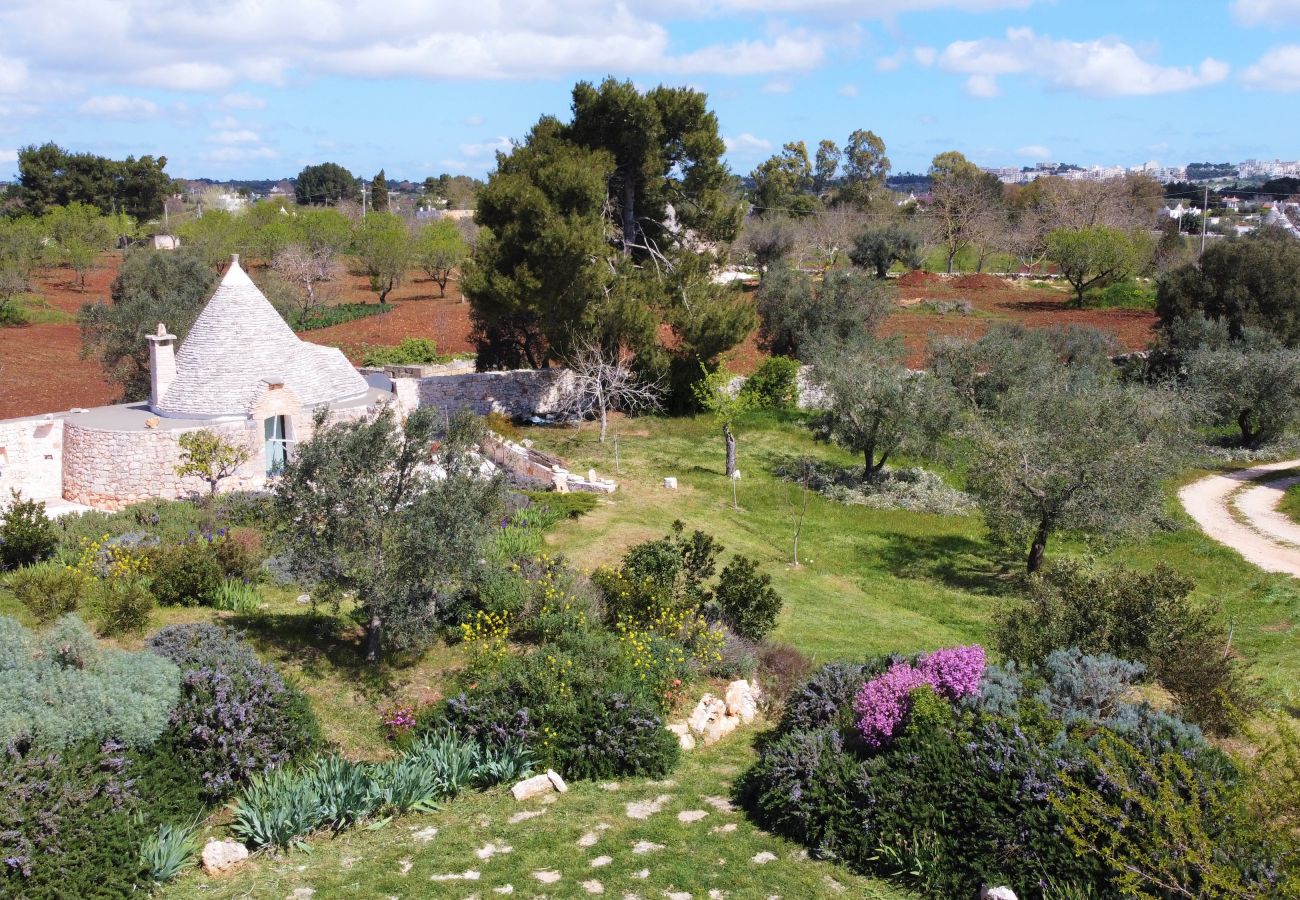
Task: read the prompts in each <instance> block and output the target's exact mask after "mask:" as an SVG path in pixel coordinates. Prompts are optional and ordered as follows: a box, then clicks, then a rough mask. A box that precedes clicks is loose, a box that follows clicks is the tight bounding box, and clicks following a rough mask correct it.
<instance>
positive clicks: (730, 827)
mask: <svg viewBox="0 0 1300 900" xmlns="http://www.w3.org/2000/svg"><path fill="white" fill-rule="evenodd" d="M735 830H736V823H735V822H728V823H727V824H726V825H714V826H713V827H712V828H710V829H709V831H710V832H712V833H713V834H731V832H733V831H735Z"/></svg>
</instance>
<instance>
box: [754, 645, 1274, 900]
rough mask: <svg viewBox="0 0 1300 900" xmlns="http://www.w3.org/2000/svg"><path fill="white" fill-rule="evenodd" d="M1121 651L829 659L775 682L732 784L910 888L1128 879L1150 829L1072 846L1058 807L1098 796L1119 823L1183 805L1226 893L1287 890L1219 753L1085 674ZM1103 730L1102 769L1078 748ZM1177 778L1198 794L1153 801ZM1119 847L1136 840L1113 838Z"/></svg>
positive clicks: (1182, 820)
mask: <svg viewBox="0 0 1300 900" xmlns="http://www.w3.org/2000/svg"><path fill="white" fill-rule="evenodd" d="M1129 669H1133V667H1129ZM1129 669H1125V668H1124V666H1122V665H1120V664H1119V663H1118V662H1117V661H1116V660H1114V659H1113V658H1093V657H1087V656H1084V655H1081V654H1079V653H1077V651H1076V652H1071V653H1060V654H1056V655H1054V656H1053V657H1052V658H1051V659H1050V660H1048V661H1044V662H1042V663H1040V664H1038V665H1036V666H1004V665H989V664H988V662H987V659H986V658H985V655H984V652H983V650H982V649H981V648H980V647H976V646H972V647H956V648H952V649H948V650H942V651H938V652H935V653H931V654H928V655H921V656H917V657H911V658H904V657H877V658H875V659H871V660H868V661H867V662H865V663H863V664H860V665H853V664H846V663H835V664H832V665H829V666H826V667H824V668H823V669H822V670H821V671H820V672H817V673H815V674H814V675H813V676H812V677H811V678H810V679H809V680H808V682H807V683H806V684H805V685H804V686H803V687H801V688H798V689H796V690H795V691H794V692H793V693H792V694H791V696H790V699H789V701H788V702H787V707H786V715H785V717H784V718H783V719H782V722H781V724H780V725H779V726H777V728H775V729H774V730H773V731H772V732H771V733H769V734H768V735H766V736H765V737H764V739H763V740H762V741H761V743H760V744H759V748H758V754H759V755H758V761H757V762H756V763H755V765H754V766H753V767H752V768H751V769H750V770H749V771H748V772H747V773H746V774H745V775H744V776H743V777H742V778H741V780H740V782H739V783H738V785H737V797H738V799H739V800H740V801H741V802H742V803H743V804H744V806H745V807H746V809H748V810H749V811H750V813H751V815H752V816H753V817H754V818H755V820H756V822H757V823H758V824H760V825H762V826H763V827H765V828H768V829H770V830H772V831H775V832H777V833H780V834H783V835H785V836H787V837H789V838H791V839H793V840H796V841H799V842H800V843H802V844H803V845H804V846H806V847H807V848H808V849H809V851H810V852H811V853H813V854H815V855H817V856H820V857H824V858H832V859H836V860H838V861H840V862H842V863H844V864H846V865H848V866H850V867H852V868H855V869H857V870H859V871H862V872H865V873H867V874H871V875H875V876H878V877H884V878H890V879H895V880H901V881H903V882H905V883H906V885H907V886H908V887H909V888H912V889H914V890H915V891H917V892H918V893H919V894H921V895H923V896H941V897H974V896H978V895H979V890H980V888H981V886H983V885H1008V886H1009V887H1011V888H1012V889H1013V890H1015V891H1016V893H1017V895H1018V896H1020V897H1022V898H1036V900H1044V898H1047V897H1059V896H1064V895H1065V894H1066V893H1067V892H1070V893H1071V895H1074V896H1096V897H1113V896H1125V895H1127V894H1126V892H1125V891H1124V890H1122V889H1121V884H1120V880H1121V879H1122V878H1123V877H1124V873H1125V872H1128V871H1129V870H1130V869H1131V868H1133V867H1135V866H1148V865H1152V864H1153V859H1154V857H1152V856H1150V855H1147V854H1146V853H1145V849H1146V848H1149V847H1152V846H1158V845H1159V841H1158V840H1156V839H1155V838H1153V839H1152V840H1151V841H1147V842H1146V844H1145V845H1140V844H1137V845H1125V844H1122V843H1119V842H1116V843H1114V845H1113V846H1106V847H1104V848H1102V851H1097V852H1084V851H1083V850H1081V848H1080V847H1079V846H1078V845H1077V842H1076V841H1075V840H1074V839H1072V838H1071V837H1070V834H1071V833H1072V832H1071V829H1072V828H1074V827H1075V826H1076V825H1077V823H1078V822H1080V821H1085V820H1086V817H1085V818H1084V819H1081V818H1079V817H1078V814H1077V813H1076V812H1075V811H1076V810H1081V809H1090V808H1095V807H1096V806H1097V805H1098V804H1099V803H1100V801H1099V800H1097V799H1096V798H1097V797H1102V798H1105V799H1106V800H1107V802H1109V803H1111V804H1112V806H1113V807H1114V809H1120V810H1127V811H1128V812H1129V814H1130V815H1131V814H1134V811H1135V810H1141V811H1142V812H1141V816H1140V818H1141V819H1142V822H1141V823H1134V822H1130V824H1131V825H1133V824H1140V826H1141V828H1142V829H1144V830H1143V833H1144V834H1151V835H1163V834H1165V833H1166V832H1165V831H1162V829H1163V828H1165V827H1166V826H1165V823H1173V825H1174V826H1175V827H1181V826H1182V825H1186V824H1187V823H1191V822H1193V821H1194V825H1192V826H1191V827H1193V828H1195V829H1200V830H1201V833H1203V834H1204V835H1205V836H1206V840H1207V841H1208V842H1209V843H1210V844H1211V845H1212V846H1213V847H1215V848H1217V849H1215V850H1214V851H1213V852H1212V853H1210V854H1208V855H1205V856H1203V857H1202V858H1201V860H1200V861H1198V862H1197V863H1195V865H1206V866H1209V865H1213V866H1219V867H1220V871H1219V872H1217V873H1215V877H1219V876H1221V875H1222V874H1223V866H1229V867H1235V868H1239V869H1240V871H1239V872H1237V873H1236V875H1234V876H1232V878H1230V879H1229V881H1230V882H1231V883H1234V884H1240V885H1244V886H1246V887H1247V888H1248V891H1247V892H1245V893H1242V894H1240V896H1260V897H1262V896H1290V894H1286V893H1285V891H1284V889H1287V888H1289V885H1287V884H1285V883H1284V878H1285V876H1284V875H1282V874H1279V872H1280V869H1279V866H1278V862H1279V860H1281V859H1283V858H1284V857H1283V856H1281V855H1279V852H1278V851H1277V849H1276V847H1275V846H1274V845H1273V844H1271V843H1270V842H1269V840H1268V839H1267V837H1266V836H1265V837H1261V832H1260V829H1258V828H1252V823H1251V822H1249V821H1246V820H1243V817H1242V816H1241V815H1240V809H1241V804H1240V802H1239V801H1238V800H1234V799H1233V798H1234V797H1239V796H1240V790H1241V783H1242V775H1241V773H1240V771H1239V770H1238V769H1237V768H1236V766H1235V764H1234V762H1233V761H1232V760H1231V759H1230V758H1228V757H1227V756H1225V755H1224V754H1223V753H1222V752H1220V751H1219V750H1217V749H1215V748H1214V747H1212V746H1210V745H1209V744H1208V743H1207V742H1206V741H1205V739H1204V737H1203V736H1202V735H1201V734H1200V732H1199V731H1198V730H1196V729H1195V728H1193V727H1190V726H1188V725H1187V724H1186V723H1183V722H1182V721H1181V720H1179V719H1177V718H1176V717H1173V716H1170V715H1168V714H1165V713H1160V712H1157V711H1155V710H1152V709H1151V708H1150V707H1148V706H1146V705H1145V704H1140V703H1138V704H1135V703H1133V702H1126V701H1125V700H1124V699H1123V696H1120V695H1118V694H1116V693H1115V692H1114V691H1110V690H1107V691H1106V692H1105V696H1104V697H1103V696H1101V695H1100V694H1099V693H1098V691H1097V690H1096V689H1095V688H1096V686H1097V685H1099V684H1102V683H1103V682H1105V683H1109V682H1107V679H1110V680H1111V681H1115V679H1114V678H1113V677H1112V676H1113V675H1114V673H1116V672H1119V671H1120V670H1124V671H1129ZM1119 680H1121V681H1122V680H1123V679H1119ZM1099 698H1100V701H1101V702H1099ZM1103 740H1108V741H1118V742H1120V743H1121V744H1122V745H1123V746H1124V747H1125V748H1128V749H1127V752H1126V755H1125V756H1124V759H1125V760H1127V761H1128V762H1129V763H1130V764H1131V765H1133V766H1134V767H1135V768H1134V771H1131V772H1126V773H1124V774H1123V777H1121V778H1118V779H1117V778H1116V777H1115V773H1113V772H1107V771H1103V770H1101V769H1099V768H1098V766H1097V763H1096V759H1097V756H1096V754H1095V753H1094V752H1093V751H1094V748H1095V747H1097V746H1098V742H1099V741H1103ZM1171 761H1172V762H1171ZM1171 767H1172V768H1171ZM1188 778H1190V779H1192V780H1193V782H1194V783H1195V784H1196V785H1197V786H1198V788H1197V790H1198V792H1199V793H1200V797H1201V802H1202V803H1203V804H1204V806H1203V807H1198V808H1195V809H1191V808H1188V806H1187V804H1186V803H1185V802H1183V801H1182V800H1178V798H1174V799H1175V801H1176V803H1175V806H1176V807H1177V808H1173V809H1165V807H1164V806H1162V804H1165V805H1166V806H1167V805H1168V804H1169V797H1162V796H1161V795H1160V794H1159V790H1158V788H1159V786H1160V785H1162V784H1167V783H1170V782H1171V781H1177V780H1178V779H1188ZM1117 784H1126V785H1130V786H1132V790H1131V791H1130V794H1129V795H1123V796H1121V795H1119V794H1117V793H1116V790H1117V788H1116V785H1117ZM1142 790H1146V791H1148V793H1147V795H1146V796H1144V797H1142V798H1141V799H1140V800H1139V799H1137V798H1135V797H1134V796H1133V792H1134V791H1142ZM1089 804H1091V805H1089ZM1157 816H1167V817H1166V818H1156V817H1157ZM1192 816H1196V817H1197V818H1196V819H1193V818H1191V817H1192ZM1119 830H1120V829H1119V828H1118V827H1116V828H1114V829H1112V830H1111V831H1110V832H1108V833H1110V834H1116V833H1119ZM1162 839H1163V838H1162ZM1126 847H1136V848H1137V849H1138V850H1139V851H1141V852H1140V853H1139V855H1137V856H1126V855H1125V853H1126V852H1128V853H1132V852H1133V851H1132V850H1126ZM1103 851H1104V852H1103ZM1169 859H1170V860H1171V865H1181V862H1180V861H1179V859H1177V858H1175V856H1170V857H1169ZM1158 862H1159V861H1158V860H1157V863H1158ZM1190 877H1191V878H1192V879H1193V881H1192V882H1189V883H1196V882H1195V880H1194V879H1195V878H1196V877H1199V873H1197V872H1195V871H1192V872H1191V875H1190ZM1212 883H1216V882H1213V881H1205V882H1203V884H1212ZM1191 895H1192V896H1208V895H1209V893H1208V892H1207V893H1197V892H1195V891H1194V892H1193V893H1192V894H1191ZM1233 896H1237V894H1234V895H1233Z"/></svg>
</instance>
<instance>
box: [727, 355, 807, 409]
mask: <svg viewBox="0 0 1300 900" xmlns="http://www.w3.org/2000/svg"><path fill="white" fill-rule="evenodd" d="M799 369H800V365H799V361H798V360H797V359H791V358H790V357H788V356H769V357H768V358H767V359H765V360H763V361H762V362H761V363H759V365H758V368H757V369H755V370H754V373H753V374H752V375H750V376H749V377H748V378H746V379H745V384H744V386H743V387H742V388H741V390H742V391H743V392H744V393H746V394H749V395H751V396H753V398H754V405H756V406H764V407H769V408H771V409H788V408H790V407H792V406H794V405H795V403H796V402H797V401H798V399H799Z"/></svg>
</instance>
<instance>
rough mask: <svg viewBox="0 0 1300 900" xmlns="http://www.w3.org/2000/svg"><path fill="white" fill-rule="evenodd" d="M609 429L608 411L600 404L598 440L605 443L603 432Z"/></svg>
mask: <svg viewBox="0 0 1300 900" xmlns="http://www.w3.org/2000/svg"><path fill="white" fill-rule="evenodd" d="M608 430H609V412H608V410H606V409H605V407H604V405H603V404H602V405H601V407H600V442H601V443H602V444H603V443H605V432H606V431H608Z"/></svg>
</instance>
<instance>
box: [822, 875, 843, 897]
mask: <svg viewBox="0 0 1300 900" xmlns="http://www.w3.org/2000/svg"><path fill="white" fill-rule="evenodd" d="M822 883H823V884H825V885H826V889H827V890H828V891H830V892H831V893H834V894H842V893H844V892H845V891H847V890H848V888H846V887H845V886H844V885H842V884H840V883H839V882H838V881H836V880H835V879H834V878H832V877H831V876H829V875H827V876H825V877H824V878H822Z"/></svg>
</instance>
